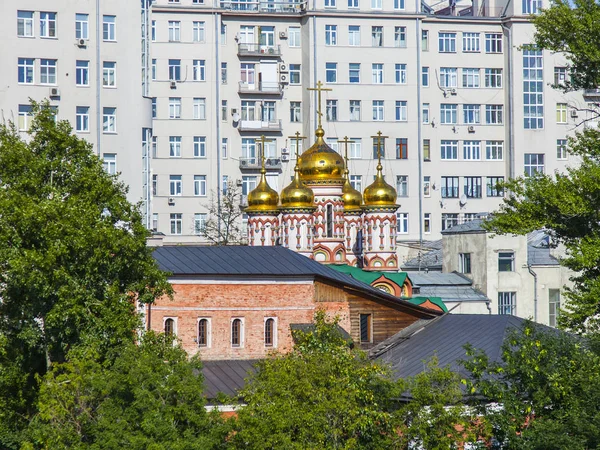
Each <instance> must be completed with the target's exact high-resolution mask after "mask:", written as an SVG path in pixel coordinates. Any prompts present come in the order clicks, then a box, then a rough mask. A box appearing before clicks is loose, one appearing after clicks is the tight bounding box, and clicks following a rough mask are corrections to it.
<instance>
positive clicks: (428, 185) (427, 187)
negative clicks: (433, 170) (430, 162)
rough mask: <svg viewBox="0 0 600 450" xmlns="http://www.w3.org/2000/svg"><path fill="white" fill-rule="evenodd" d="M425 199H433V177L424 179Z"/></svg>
mask: <svg viewBox="0 0 600 450" xmlns="http://www.w3.org/2000/svg"><path fill="white" fill-rule="evenodd" d="M423 197H431V176H429V175H425V176H424V177H423Z"/></svg>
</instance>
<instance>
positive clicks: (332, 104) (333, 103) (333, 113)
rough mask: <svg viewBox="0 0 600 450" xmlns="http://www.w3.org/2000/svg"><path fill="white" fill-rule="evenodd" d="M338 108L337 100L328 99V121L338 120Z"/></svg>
mask: <svg viewBox="0 0 600 450" xmlns="http://www.w3.org/2000/svg"><path fill="white" fill-rule="evenodd" d="M337 108H338V101H337V100H327V102H326V104H325V120H327V121H328V122H335V121H336V120H338V115H337Z"/></svg>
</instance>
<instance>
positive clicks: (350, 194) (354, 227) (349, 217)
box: [338, 136, 364, 267]
mask: <svg viewBox="0 0 600 450" xmlns="http://www.w3.org/2000/svg"><path fill="white" fill-rule="evenodd" d="M338 142H339V143H341V144H344V161H345V162H346V170H345V171H344V185H343V186H342V199H343V201H344V242H345V245H346V259H347V261H348V264H349V265H351V266H358V267H363V262H364V258H363V255H362V250H363V233H362V227H363V219H362V215H363V209H362V195H361V193H360V192H358V191H357V190H356V189H354V187H353V186H352V185H351V184H350V170H349V164H348V162H349V161H348V144H351V143H353V142H354V141H351V140H349V139H348V136H345V137H344V139H343V140H341V141H338Z"/></svg>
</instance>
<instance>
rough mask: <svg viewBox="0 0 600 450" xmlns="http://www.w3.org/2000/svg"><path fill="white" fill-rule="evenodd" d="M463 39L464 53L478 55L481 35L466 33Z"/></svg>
mask: <svg viewBox="0 0 600 450" xmlns="http://www.w3.org/2000/svg"><path fill="white" fill-rule="evenodd" d="M462 38H463V49H462V51H463V53H478V52H479V51H480V48H479V41H480V40H479V33H473V32H464V33H463V34H462Z"/></svg>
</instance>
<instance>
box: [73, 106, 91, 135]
mask: <svg viewBox="0 0 600 450" xmlns="http://www.w3.org/2000/svg"><path fill="white" fill-rule="evenodd" d="M75 131H76V132H77V133H87V132H89V131H90V107H89V106H76V107H75Z"/></svg>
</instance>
